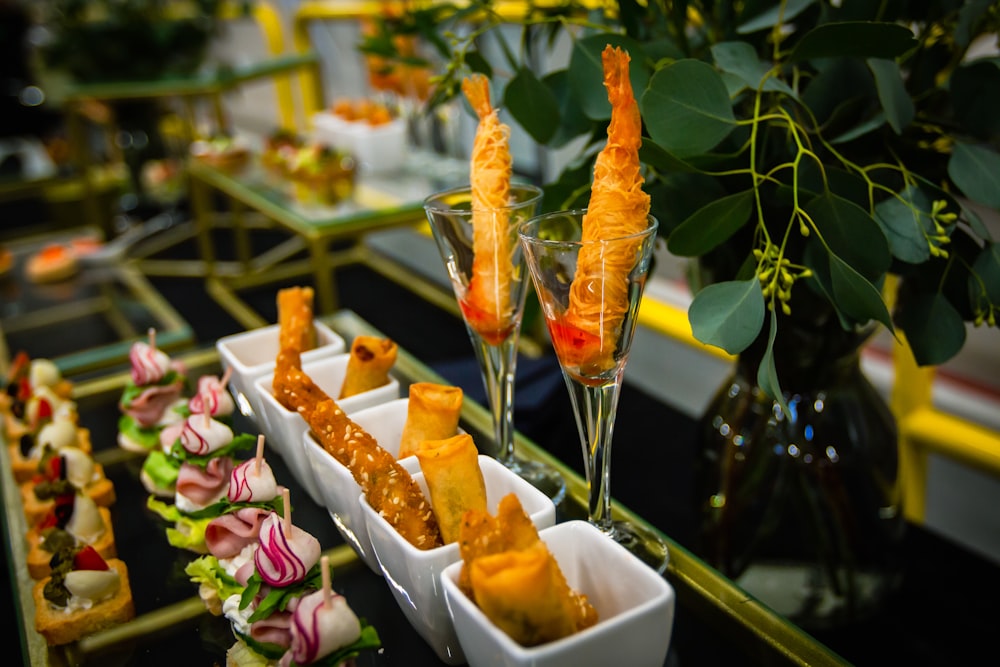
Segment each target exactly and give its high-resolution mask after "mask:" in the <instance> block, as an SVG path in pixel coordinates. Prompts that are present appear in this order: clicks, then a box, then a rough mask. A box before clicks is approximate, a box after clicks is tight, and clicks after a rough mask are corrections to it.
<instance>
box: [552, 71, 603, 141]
mask: <svg viewBox="0 0 1000 667" xmlns="http://www.w3.org/2000/svg"><path fill="white" fill-rule="evenodd" d="M542 82H543V83H544V84H545V85H546V86H548V88H549V90H550V91H551V92H552V95H553V96H554V97H555V99H556V104H557V105H558V114H559V118H560V123H559V126H558V127H557V128H556V131H555V133H554V134H553V135H552V136H551V137H549V140H548V142H547V145H548V146H550V147H551V148H560V147H562V146H565V145H566V144H568V143H569V142H570V141H572V140H574V139H576V138H577V137H579V136H581V135H584V134H586V133H587V132H589V131H591V130H592V129H593V127H594V121H592V120H590V119H589V118H587V117H586V116H585V115H584V114H583V112H582V111H581V109H580V105H579V104H577V103H576V100H575V99H574V97H573V95H572V93H571V92H570V89H569V72H567V71H566V70H564V69H561V70H557V71H555V72H552V73H551V74H549V75H547V76H545V77H544V78H543V79H542Z"/></svg>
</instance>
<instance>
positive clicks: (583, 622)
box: [458, 493, 598, 646]
mask: <svg viewBox="0 0 1000 667" xmlns="http://www.w3.org/2000/svg"><path fill="white" fill-rule="evenodd" d="M459 534H460V537H459V553H460V554H461V556H462V562H463V565H462V570H461V573H460V575H459V581H458V585H459V587H460V588H461V589H462V590H463V591H465V592H466V594H467V595H469V597H470V598H472V599H473V600H474V601H475V602H476V604H477V605H478V606H479V608H480V609H482V610H483V613H484V614H486V616H487V617H488V618H489V619H490V620H491V621H492V622H493V623H494V624H496V625H497V627H499V628H501V629H502V630H504V632H506V633H507V634H508V635H510V637H511V638H512V639H514V640H515V641H517V642H519V643H521V644H522V645H524V646H535V645H538V644H541V643H544V642H548V641H552V640H554V639H558V638H560V637H565V636H567V635H569V634H573V633H574V632H579V631H580V630H583V629H585V628H588V627H590V626H592V625H594V624H595V623H597V620H598V617H597V610H596V609H594V607H593V605H592V604H590V602H589V601H588V600H587V596H586V595H583V594H581V593H578V592H576V591H574V590H572V589H571V588H570V587H569V585H568V583H567V582H566V578H565V576H564V575H563V573H562V570H560V569H559V564H558V563H557V562H556V560H555V559H554V558H553V557H552V555H551V553H549V550H548V548H547V547H546V546H545V543H544V542H542V540H541V538H539V536H538V531H537V530H536V529H535V526H534V524H532V523H531V519H530V518H529V517H528V516H527V514H526V513H525V512H524V508H523V507H521V501H520V500H519V499H518V498H517V496H516V495H515V494H513V493H511V494H508V495H507V496H505V497H504V498H502V499H501V500H500V506H499V507H498V509H497V516H496V517H495V518H494V517H491V516H489V514H488V513H486V512H478V511H469V512H466V513H465V516H464V517H463V520H462V526H461V529H460V533H459Z"/></svg>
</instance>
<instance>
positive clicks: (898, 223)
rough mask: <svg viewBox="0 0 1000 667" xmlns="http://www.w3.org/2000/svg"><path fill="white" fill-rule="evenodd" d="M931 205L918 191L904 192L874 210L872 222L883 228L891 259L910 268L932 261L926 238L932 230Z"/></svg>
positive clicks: (912, 189)
mask: <svg viewBox="0 0 1000 667" xmlns="http://www.w3.org/2000/svg"><path fill="white" fill-rule="evenodd" d="M929 211H930V202H929V201H928V199H927V196H926V195H925V194H924V193H923V192H921V191H920V190H918V189H915V188H907V189H906V190H904V191H903V192H902V193H900V195H899V197H890V198H888V199H886V200H884V201H882V202H879V203H878V205H877V206H875V220H876V221H877V222H878V223H879V224H880V225H881V226H882V229H883V230H884V231H885V235H886V238H887V239H888V240H889V250H890V251H891V252H892V255H893V256H894V257H897V258H899V259H901V260H903V261H904V262H909V263H910V264H920V263H921V262H926V261H927V260H928V259H930V257H931V251H930V246H929V245H928V242H927V238H926V234H928V233H930V232H932V231H933V230H934V221H933V220H931V219H930V216H929V215H928V212H929Z"/></svg>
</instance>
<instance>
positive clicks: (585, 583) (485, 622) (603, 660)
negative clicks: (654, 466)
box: [441, 521, 676, 667]
mask: <svg viewBox="0 0 1000 667" xmlns="http://www.w3.org/2000/svg"><path fill="white" fill-rule="evenodd" d="M539 535H540V536H541V538H542V539H543V540H544V541H545V543H546V545H547V546H548V548H549V551H550V552H551V553H552V555H553V556H554V557H555V559H556V561H557V562H558V563H559V568H560V569H561V570H562V572H563V574H564V575H565V576H566V581H567V582H568V583H569V586H570V588H572V589H574V590H576V591H578V592H580V593H584V594H586V596H587V598H588V599H589V600H590V603H591V604H593V605H594V607H595V609H597V613H598V618H599V620H598V622H597V624H596V625H594V626H593V627H590V628H587V629H586V630H582V631H580V632H578V633H576V634H574V635H571V636H569V637H564V638H563V639H559V640H557V641H553V642H549V643H547V644H543V645H541V646H535V647H531V648H526V647H524V646H521V645H520V644H518V643H517V642H515V641H514V640H513V639H511V638H510V637H509V636H508V635H507V634H506V633H505V632H503V631H502V630H500V629H499V628H498V627H497V626H495V625H494V624H493V623H492V622H491V621H490V620H489V619H488V618H487V617H486V615H485V614H483V612H482V611H480V609H479V607H477V606H476V604H475V603H474V602H473V601H472V600H471V599H469V598H468V597H466V595H465V594H464V593H463V592H462V591H461V590H459V588H458V584H457V583H456V582H457V581H458V575H459V572H460V571H461V568H462V564H461V562H456V563H453V564H451V565H449V566H448V567H447V568H445V570H444V572H443V573H442V574H441V584H442V586H443V589H444V596H445V599H446V601H447V606H448V611H449V613H450V614H451V618H452V620H453V622H454V627H455V631H456V633H457V635H458V639H459V642H460V643H461V646H462V650H463V651H464V653H465V657H466V658H467V659H468V661H469V664H470V665H476V667H529V666H530V667H563V666H564V665H574V666H582V665H594V666H597V665H629V666H630V667H631V666H632V665H636V666H639V667H642V666H646V667H653V666H656V667H660V666H661V665H663V663H664V661H665V660H666V657H667V649H668V648H669V647H670V635H671V633H672V631H673V623H674V607H675V604H676V600H675V593H674V589H673V587H671V585H670V584H669V583H668V582H667V581H666V580H665V579H664V578H663V577H661V576H660V575H658V574H657V573H656V572H655V571H654V570H653V569H652V568H650V567H649V566H647V565H645V564H644V563H643V562H642V561H640V560H639V559H638V558H636V557H635V556H633V555H632V554H631V553H629V552H628V551H627V550H626V549H625V548H624V547H622V546H621V545H619V544H618V543H617V542H615V541H614V540H611V539H608V538H607V537H606V536H605V535H603V534H602V533H601V532H600V531H599V530H598V529H597V528H596V527H594V526H592V525H591V524H590V523H588V522H586V521H567V522H565V523H561V524H558V525H556V526H552V527H551V528H546V529H544V530H542V531H540V533H539Z"/></svg>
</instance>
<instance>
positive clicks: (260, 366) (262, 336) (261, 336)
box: [215, 321, 347, 420]
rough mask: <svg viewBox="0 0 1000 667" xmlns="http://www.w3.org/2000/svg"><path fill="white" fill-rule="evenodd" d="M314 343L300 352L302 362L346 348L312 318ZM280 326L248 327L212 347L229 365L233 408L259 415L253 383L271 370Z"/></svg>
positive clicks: (255, 415)
mask: <svg viewBox="0 0 1000 667" xmlns="http://www.w3.org/2000/svg"><path fill="white" fill-rule="evenodd" d="M314 326H315V328H316V347H314V348H313V349H311V350H308V351H306V352H303V353H302V363H303V364H305V363H306V362H309V361H314V360H316V359H322V358H323V357H327V356H331V355H334V354H341V353H343V352H344V350H346V349H347V343H346V342H345V341H344V339H343V338H342V337H341V336H339V335H338V334H337V333H335V332H334V331H333V330H332V329H330V327H328V326H326V325H325V324H323V323H322V322H318V321H317V322H314ZM279 329H280V326H279V325H277V324H272V325H270V326H266V327H261V328H259V329H252V330H250V331H244V332H241V333H238V334H232V335H229V336H224V337H223V338H220V339H219V340H218V341H217V342H216V344H215V349H216V350H218V352H219V359H220V361H221V362H222V368H223V370H226V369H232V375H231V376H230V378H229V390H230V392H231V393H232V394H233V398H234V399H235V400H236V409H237V410H239V411H240V412H242V413H243V414H244V415H246V416H247V417H250V418H251V419H254V420H256V419H257V417H258V415H260V411H261V407H260V401H259V400H258V398H257V392H256V391H254V388H253V383H254V381H255V380H257V379H258V378H261V377H263V376H265V375H268V374H270V373H274V363H275V359H276V358H277V356H278V332H279Z"/></svg>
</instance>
